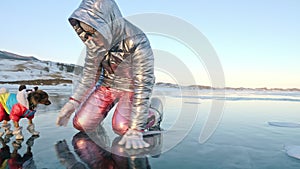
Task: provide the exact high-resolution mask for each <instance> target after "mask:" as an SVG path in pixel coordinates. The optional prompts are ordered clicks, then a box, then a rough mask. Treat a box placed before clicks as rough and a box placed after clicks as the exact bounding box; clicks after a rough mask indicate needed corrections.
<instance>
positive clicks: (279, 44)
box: [0, 0, 300, 88]
mask: <svg viewBox="0 0 300 169" xmlns="http://www.w3.org/2000/svg"><path fill="white" fill-rule="evenodd" d="M80 2H81V1H80V0H72V1H70V0H44V1H39V0H26V1H21V2H20V1H17V0H9V1H3V2H1V5H0V20H1V27H0V35H1V40H0V50H5V51H9V52H13V53H17V54H21V55H27V56H28V55H33V56H35V57H37V58H39V59H42V60H52V61H58V62H66V63H77V61H78V57H79V55H80V53H81V51H82V49H83V47H84V46H83V44H82V42H81V41H80V40H79V38H78V37H77V36H76V35H75V32H74V31H73V30H72V28H71V27H70V25H69V23H68V21H67V19H68V17H69V16H70V14H71V13H72V11H73V10H75V9H76V8H77V7H78V5H79V4H80ZM117 3H118V4H119V7H120V9H121V11H122V13H123V14H124V16H130V15H134V14H140V13H148V12H156V13H163V14H168V15H172V16H176V17H178V18H181V19H184V20H185V21H187V22H189V23H191V24H193V25H194V26H195V27H196V28H197V29H198V30H199V31H200V32H202V33H203V34H204V35H205V36H206V38H207V39H208V40H209V41H210V43H211V45H212V46H213V47H214V49H215V50H216V52H217V54H218V56H219V59H220V61H221V63H222V66H223V69H224V74H225V78H226V86H232V87H241V86H243V87H281V88H291V87H297V88H300V78H299V74H300V68H299V63H300V48H299V46H300V31H299V30H300V22H299V18H300V10H299V9H300V1H298V0H286V1H284V0H263V1H261V0H251V1H250V0H248V1H246V0H226V1H223V0H212V1H202V0H197V1H196V0H193V1H192V0H186V1H182V0H181V1H179V0H173V1H167V0H151V1H141V0H130V1H128V0H117ZM151 43H152V45H153V46H158V44H159V43H158V42H156V41H155V40H153V41H151ZM193 66H195V67H197V66H198V65H191V67H193ZM199 67H203V65H199ZM192 71H194V72H195V73H196V72H198V71H201V72H204V73H206V72H205V70H202V68H199V69H198V70H197V69H193V70H192ZM204 76H205V75H204ZM204 76H203V75H200V76H199V79H198V80H197V83H200V84H205V85H207V84H208V85H209V80H207V79H209V78H205V77H204ZM202 77H203V78H202Z"/></svg>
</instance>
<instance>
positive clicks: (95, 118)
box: [73, 86, 155, 135]
mask: <svg viewBox="0 0 300 169" xmlns="http://www.w3.org/2000/svg"><path fill="white" fill-rule="evenodd" d="M133 94H134V93H133V92H127V91H121V90H117V89H113V88H109V87H104V86H101V87H99V88H98V89H96V90H95V92H94V93H93V94H92V95H91V96H90V97H89V98H88V99H87V101H86V102H85V103H84V104H83V105H82V107H81V109H80V110H79V111H77V113H76V115H75V117H74V119H73V125H74V127H75V128H76V129H78V130H80V131H93V130H95V129H96V127H97V126H98V125H99V124H100V123H101V122H102V120H103V119H104V118H105V117H106V116H107V113H108V112H109V111H110V110H111V108H113V106H114V105H115V104H116V103H117V102H119V103H118V106H117V108H116V110H115V112H114V115H113V118H112V128H113V130H114V132H115V133H117V134H119V135H123V134H125V133H126V131H127V130H128V128H129V125H130V123H131V109H132V100H133ZM148 119H152V120H147V122H146V121H145V124H146V128H150V127H151V126H152V125H153V124H154V119H155V118H154V110H151V109H149V115H148Z"/></svg>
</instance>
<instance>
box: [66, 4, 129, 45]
mask: <svg viewBox="0 0 300 169" xmlns="http://www.w3.org/2000/svg"><path fill="white" fill-rule="evenodd" d="M69 22H70V24H71V25H72V27H73V28H74V29H75V31H76V33H77V34H78V36H79V37H80V39H81V40H82V41H83V42H85V41H86V40H87V39H88V37H89V36H91V35H93V34H94V33H95V32H98V33H99V34H100V35H102V36H103V38H104V39H105V40H106V41H107V44H108V45H111V44H112V43H115V42H116V41H118V38H120V35H121V34H122V32H123V28H124V19H123V17H122V14H121V12H120V10H119V8H118V6H117V4H116V3H115V1H114V0H83V1H82V3H81V4H80V6H79V7H78V8H77V9H76V10H75V11H74V12H73V14H72V15H71V16H70V18H69Z"/></svg>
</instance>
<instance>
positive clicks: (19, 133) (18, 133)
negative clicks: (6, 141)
mask: <svg viewBox="0 0 300 169" xmlns="http://www.w3.org/2000/svg"><path fill="white" fill-rule="evenodd" d="M13 135H15V136H16V140H23V139H24V136H23V134H22V127H21V126H20V127H18V128H15V130H14V131H13Z"/></svg>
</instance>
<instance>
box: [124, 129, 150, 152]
mask: <svg viewBox="0 0 300 169" xmlns="http://www.w3.org/2000/svg"><path fill="white" fill-rule="evenodd" d="M118 144H119V145H125V148H126V149H130V148H133V149H139V148H147V147H150V144H148V143H146V142H145V141H144V140H143V134H142V132H140V131H137V130H133V129H129V130H128V131H127V132H126V133H125V134H124V136H123V137H122V139H121V140H120V141H119V143H118Z"/></svg>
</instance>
